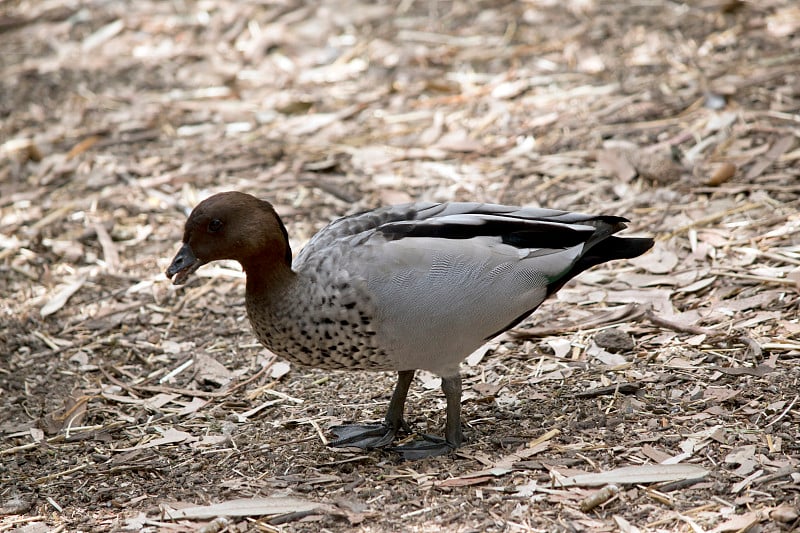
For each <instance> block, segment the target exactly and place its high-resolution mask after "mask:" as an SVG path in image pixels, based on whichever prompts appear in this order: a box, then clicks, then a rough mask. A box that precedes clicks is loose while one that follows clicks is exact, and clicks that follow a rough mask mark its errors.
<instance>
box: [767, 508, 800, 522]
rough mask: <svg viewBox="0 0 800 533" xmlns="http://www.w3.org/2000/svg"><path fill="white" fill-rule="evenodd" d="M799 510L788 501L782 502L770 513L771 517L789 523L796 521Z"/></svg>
mask: <svg viewBox="0 0 800 533" xmlns="http://www.w3.org/2000/svg"><path fill="white" fill-rule="evenodd" d="M798 516H800V514H798V510H797V508H795V507H794V506H793V505H790V504H788V503H784V504H781V505H779V506H777V507H776V508H775V509H773V510H772V512H771V513H769V517H770V518H772V519H773V520H775V521H776V522H780V523H782V524H788V523H789V522H794V521H795V520H797V518H798Z"/></svg>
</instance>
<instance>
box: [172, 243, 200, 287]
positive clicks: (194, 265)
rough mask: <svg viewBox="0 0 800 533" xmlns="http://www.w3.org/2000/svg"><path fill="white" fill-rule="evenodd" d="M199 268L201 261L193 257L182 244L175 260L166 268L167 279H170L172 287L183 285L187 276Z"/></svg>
mask: <svg viewBox="0 0 800 533" xmlns="http://www.w3.org/2000/svg"><path fill="white" fill-rule="evenodd" d="M201 266H203V261H201V260H200V259H198V258H197V257H195V255H194V252H193V251H192V249H191V247H189V245H188V244H184V245H183V246H181V249H180V250H178V253H177V254H175V259H173V260H172V263H171V264H170V265H169V268H167V272H166V274H167V277H168V278H170V279H172V284H173V285H183V284H184V283H186V280H187V279H189V276H191V275H192V273H193V272H194V271H195V270H197V269H198V268H200V267H201ZM173 276H174V277H173Z"/></svg>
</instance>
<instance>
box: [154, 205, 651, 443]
mask: <svg viewBox="0 0 800 533" xmlns="http://www.w3.org/2000/svg"><path fill="white" fill-rule="evenodd" d="M625 222H627V220H626V219H624V218H622V217H617V216H606V215H585V214H580V213H571V212H566V211H556V210H551V209H539V208H520V207H510V206H504V205H494V204H480V203H442V204H437V203H427V202H419V203H412V204H405V205H397V206H392V207H384V208H380V209H375V210H373V211H367V212H365V213H361V214H357V215H353V216H348V217H345V218H342V219H339V220H337V221H335V222H333V223H331V224H330V225H328V226H327V227H326V228H324V229H323V230H321V231H320V232H319V233H317V234H316V235H315V236H314V237H313V238H312V239H311V240H310V241H309V243H308V244H307V245H306V246H305V247H304V248H303V250H302V251H301V252H300V253H299V254H298V255H297V257H296V258H295V259H294V261H293V260H292V251H291V249H290V247H289V241H288V238H287V232H286V228H285V227H284V225H283V223H282V222H281V219H280V217H279V216H278V214H277V213H276V212H275V210H274V209H273V207H272V205H270V204H269V203H268V202H265V201H263V200H259V199H257V198H255V197H253V196H251V195H249V194H244V193H241V192H225V193H220V194H216V195H214V196H212V197H210V198H208V199H206V200H204V201H203V202H201V203H200V204H199V205H198V206H197V207H196V208H195V209H194V211H192V213H191V215H190V216H189V219H188V220H187V222H186V227H185V231H184V235H183V246H182V247H181V248H180V250H179V251H178V253H177V255H176V256H175V259H174V260H173V261H172V264H171V265H170V266H169V268H168V269H167V276H169V277H170V278H173V277H174V278H173V282H174V283H175V284H182V283H185V282H186V280H187V278H188V277H189V275H190V274H192V273H193V272H194V271H195V270H197V268H198V267H200V266H201V265H203V264H205V263H208V262H210V261H215V260H219V259H234V260H236V261H238V262H239V263H241V265H242V267H243V269H244V271H245V273H246V276H247V284H246V292H245V296H246V297H245V301H246V306H247V314H248V316H249V318H250V323H251V325H252V327H253V330H254V332H255V334H256V336H257V337H258V339H259V340H260V341H261V343H262V344H264V346H266V347H267V348H268V349H270V350H271V351H272V352H274V353H275V354H277V355H279V356H281V357H284V358H286V359H287V360H289V361H292V362H295V363H298V364H301V365H307V366H312V367H316V368H322V369H332V370H391V371H396V372H397V373H398V381H397V386H396V387H395V390H394V394H393V395H392V398H391V401H390V402H389V408H388V411H387V413H386V417H385V420H384V422H383V423H381V424H366V425H345V426H337V427H335V428H333V432H334V433H335V434H336V436H337V440H335V441H334V442H332V443H331V444H332V445H333V446H340V447H344V446H355V447H359V448H388V449H391V450H394V451H398V452H400V453H401V454H402V455H403V457H405V458H408V459H415V458H421V457H427V456H433V455H439V454H442V453H446V452H448V451H450V450H453V449H455V448H456V447H458V446H459V445H460V444H461V442H462V439H463V437H462V432H461V377H460V375H459V364H460V363H461V361H463V360H464V358H465V357H466V356H467V355H469V354H470V353H472V352H473V351H474V350H475V349H477V348H478V347H480V346H481V344H483V343H485V342H486V341H487V340H489V339H491V338H492V337H494V336H496V335H498V334H500V333H502V332H504V331H506V330H507V329H509V328H511V327H513V326H514V325H516V324H517V323H518V322H520V321H521V320H523V319H524V318H525V317H527V316H528V315H529V314H530V313H531V312H532V311H533V310H535V309H536V308H537V307H538V306H539V304H541V303H542V301H543V300H544V299H545V298H547V297H548V296H550V295H551V294H553V293H555V292H556V291H558V290H559V289H560V288H561V287H562V286H563V285H564V284H565V283H566V282H567V281H569V280H570V279H572V278H573V277H575V276H576V275H578V274H579V273H581V272H582V271H584V270H586V269H587V268H590V267H592V266H594V265H598V264H600V263H604V262H606V261H611V260H614V259H626V258H632V257H636V256H638V255H641V254H643V253H644V252H646V251H647V250H648V249H649V248H650V247H651V246H652V244H653V241H652V239H648V238H621V237H615V236H613V234H614V233H616V232H618V231H620V230H622V229H623V228H625ZM417 369H425V370H429V371H431V372H434V373H436V374H438V375H439V376H441V377H442V390H443V392H444V395H445V398H446V400H447V421H446V425H445V437H444V438H443V439H442V438H440V437H433V436H429V435H423V436H422V438H420V439H417V440H414V441H412V442H411V443H410V444H406V445H404V446H399V447H395V448H392V447H390V446H389V445H390V444H391V443H392V442H393V440H394V438H395V436H396V435H397V433H398V432H399V431H400V429H401V428H402V429H406V430H408V426H407V425H406V423H405V421H404V419H403V409H404V406H405V401H406V396H407V393H408V389H409V386H410V384H411V381H412V379H413V377H414V372H415V370H417Z"/></svg>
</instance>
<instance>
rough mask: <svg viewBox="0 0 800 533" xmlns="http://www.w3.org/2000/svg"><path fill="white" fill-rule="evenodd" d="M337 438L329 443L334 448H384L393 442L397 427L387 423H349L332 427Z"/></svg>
mask: <svg viewBox="0 0 800 533" xmlns="http://www.w3.org/2000/svg"><path fill="white" fill-rule="evenodd" d="M331 431H333V434H334V435H336V440H335V441H332V442H330V443H328V446H333V447H334V448H349V447H353V448H362V449H364V450H368V449H371V448H384V447H386V446H388V445H389V444H391V443H392V441H393V440H394V438H395V436H396V435H397V429H396V428H392V427H390V426H388V425H387V424H363V425H361V424H347V425H342V426H334V427H332V428H331Z"/></svg>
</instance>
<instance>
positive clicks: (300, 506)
mask: <svg viewBox="0 0 800 533" xmlns="http://www.w3.org/2000/svg"><path fill="white" fill-rule="evenodd" d="M327 507H328V506H327V505H325V504H323V503H317V502H312V501H308V500H301V499H299V498H289V497H272V498H271V497H262V498H239V499H235V500H228V501H226V502H221V503H215V504H211V505H200V506H197V507H186V508H184V509H164V516H165V517H166V518H168V519H170V520H180V519H183V518H195V519H205V518H215V517H217V516H269V515H276V514H288V513H304V512H308V511H314V510H317V509H319V510H323V509H326V508H327Z"/></svg>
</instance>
